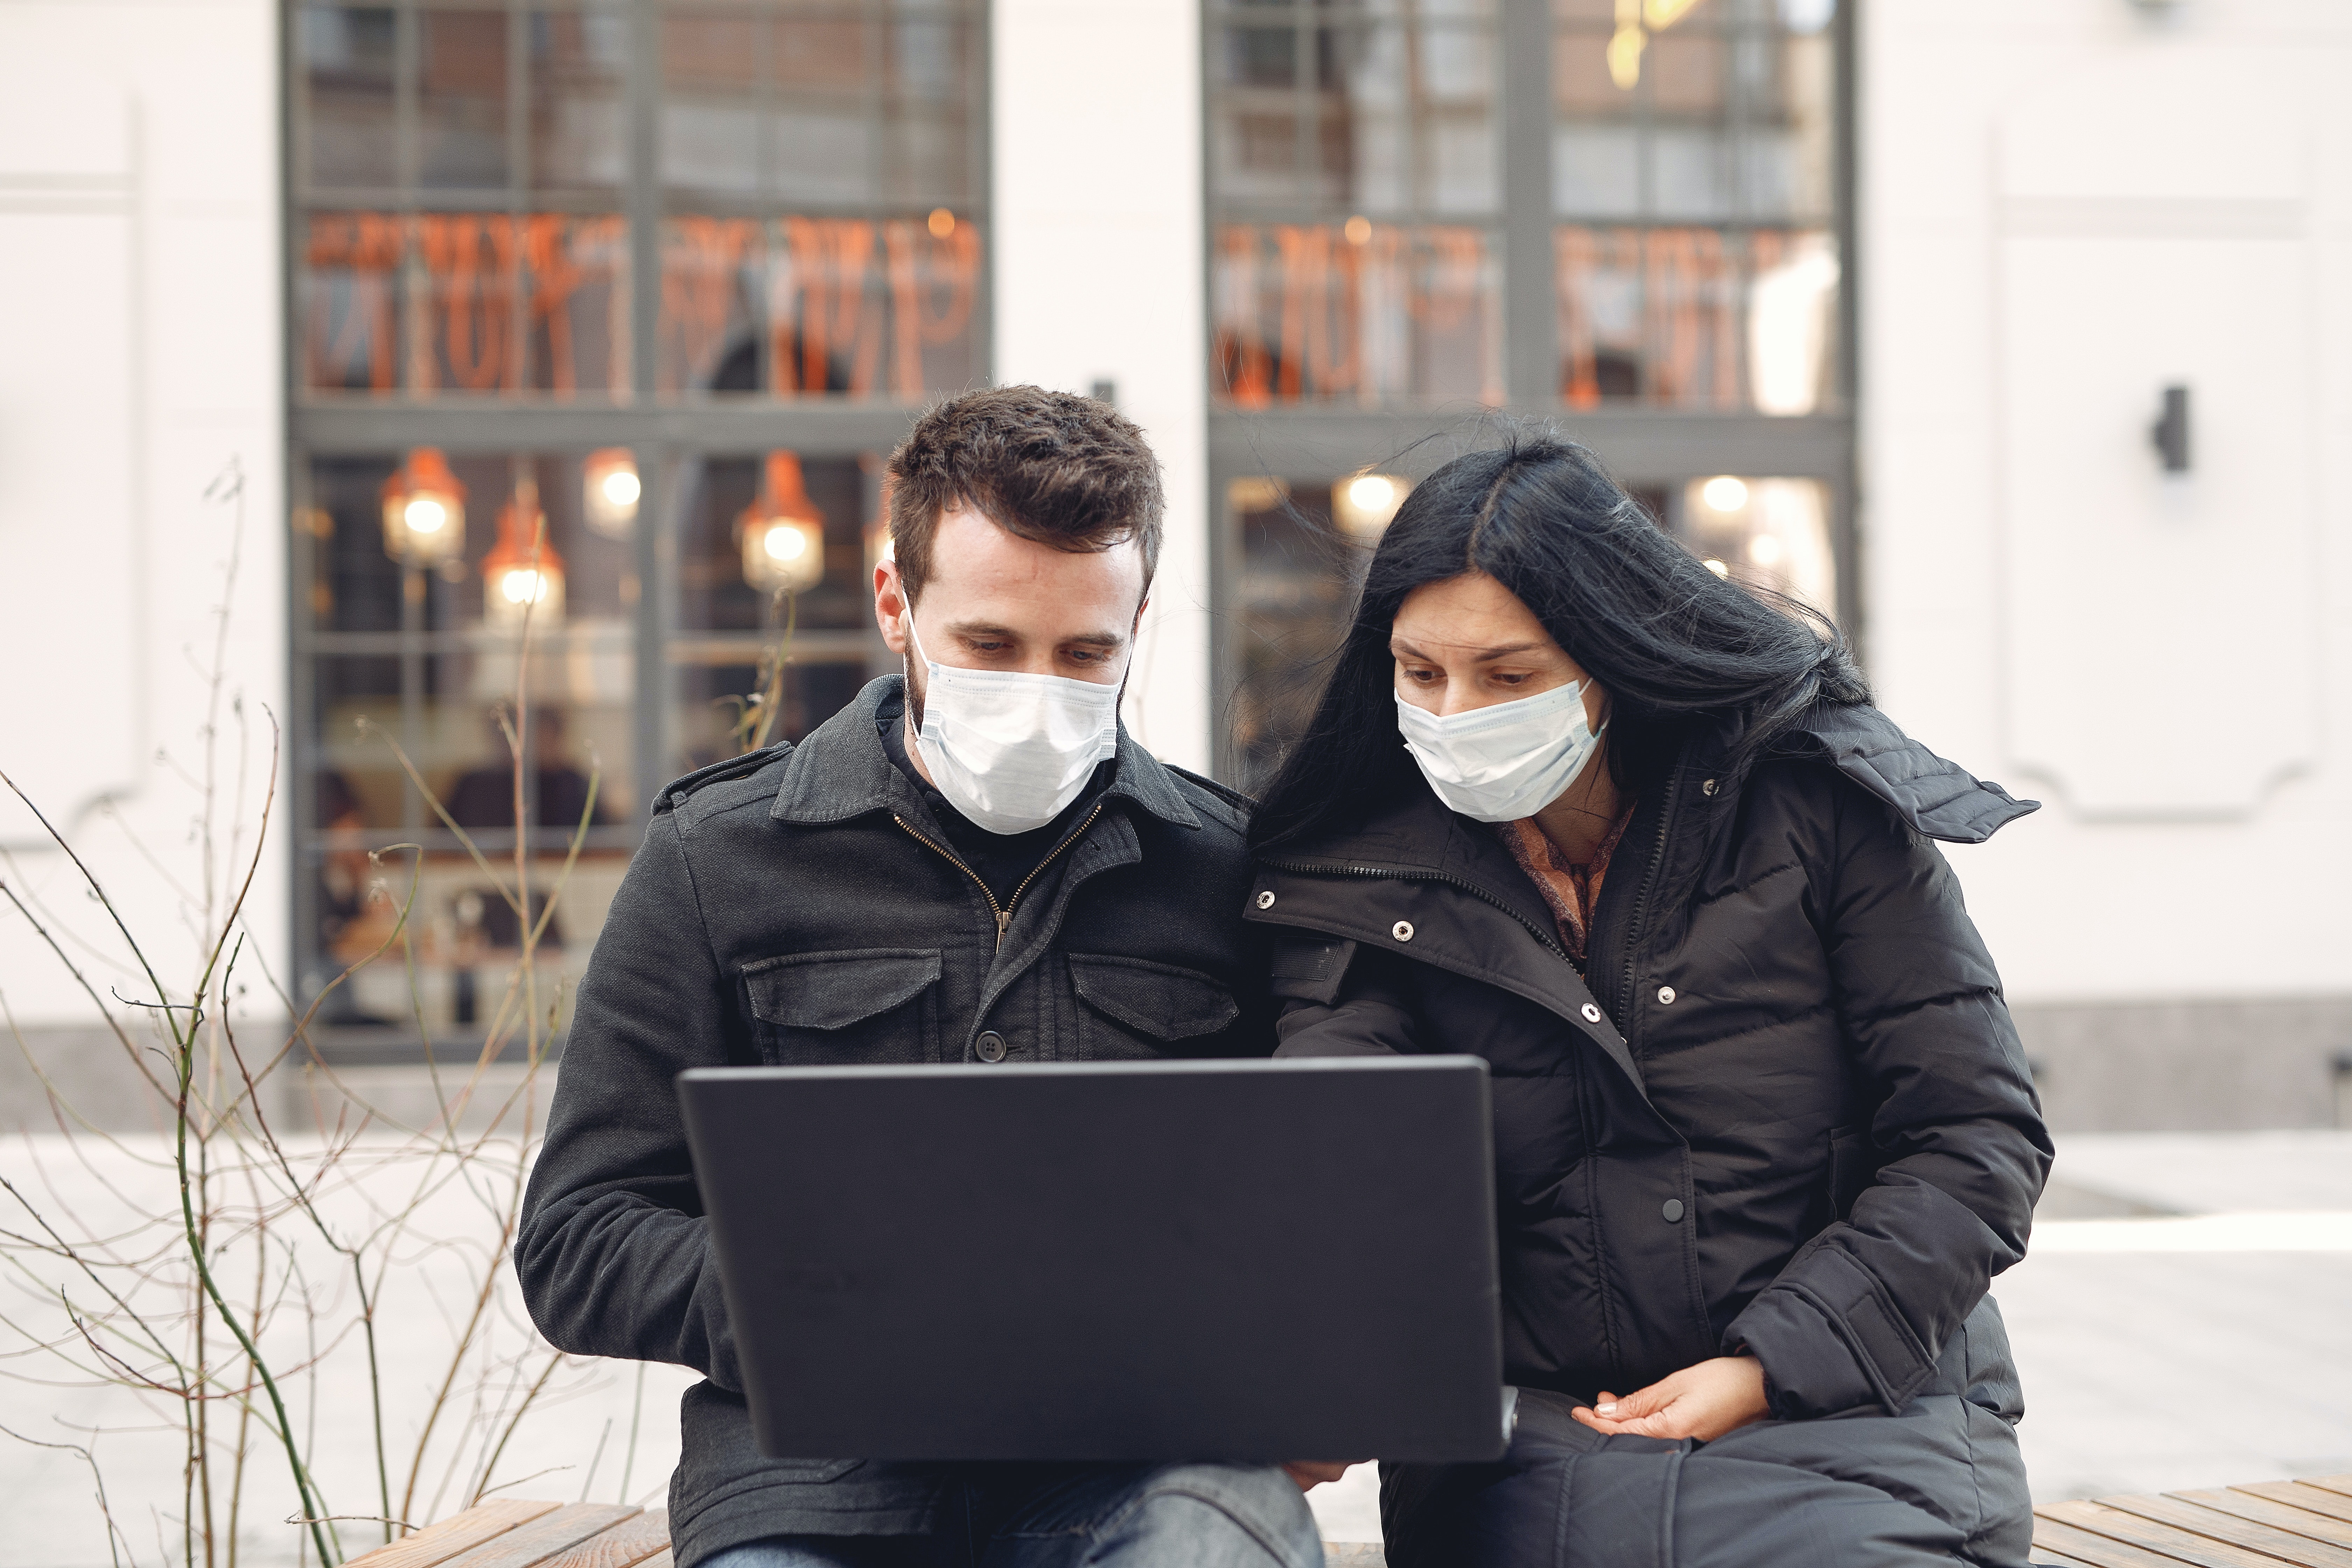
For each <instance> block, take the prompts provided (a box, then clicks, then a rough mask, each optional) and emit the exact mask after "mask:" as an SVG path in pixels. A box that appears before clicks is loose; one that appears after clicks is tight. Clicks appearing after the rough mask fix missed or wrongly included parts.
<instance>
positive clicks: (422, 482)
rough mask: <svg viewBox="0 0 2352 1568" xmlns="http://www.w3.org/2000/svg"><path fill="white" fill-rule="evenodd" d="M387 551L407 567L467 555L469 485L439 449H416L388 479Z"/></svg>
mask: <svg viewBox="0 0 2352 1568" xmlns="http://www.w3.org/2000/svg"><path fill="white" fill-rule="evenodd" d="M383 552H384V553H385V554H386V555H389V556H391V557H392V558H393V559H394V561H397V562H399V563H401V564H402V565H404V566H437V565H439V564H440V563H442V562H444V561H455V560H457V559H458V558H459V557H461V556H463V555H464V554H465V553H466V487H465V486H463V485H461V484H459V483H458V482H457V475H455V474H453V473H451V472H450V471H449V460H448V459H447V458H444V457H443V456H442V455H441V449H440V448H439V447H412V448H410V450H409V453H408V456H407V457H406V458H404V459H403V460H402V462H401V465H400V467H398V468H394V470H393V471H392V477H391V478H390V479H386V480H384V481H383Z"/></svg>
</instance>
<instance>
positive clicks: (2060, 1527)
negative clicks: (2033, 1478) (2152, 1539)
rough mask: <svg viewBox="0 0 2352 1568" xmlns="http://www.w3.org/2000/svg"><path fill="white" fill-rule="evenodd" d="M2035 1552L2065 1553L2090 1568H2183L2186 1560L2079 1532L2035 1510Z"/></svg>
mask: <svg viewBox="0 0 2352 1568" xmlns="http://www.w3.org/2000/svg"><path fill="white" fill-rule="evenodd" d="M2054 1506H2055V1505H2054V1504H2053V1507H2054ZM2033 1550H2034V1551H2035V1552H2045V1551H2047V1552H2063V1553H2064V1554H2065V1555H2067V1556H2069V1557H2073V1558H2075V1559H2077V1560H2079V1561H2081V1562H2084V1563H2089V1564H2090V1565H2091V1568H2180V1564H2181V1563H2183V1562H2184V1561H2186V1559H2184V1558H2179V1557H2174V1556H2172V1555H2170V1554H2168V1553H2167V1552H2150V1551H2148V1550H2147V1549H2146V1548H2144V1547H2138V1546H2134V1545H2131V1544H2130V1543H2128V1542H2122V1541H2116V1540H2113V1539H2110V1538H2109V1537H2107V1536H2104V1535H2094V1534H2093V1533H2091V1531H2087V1530H2077V1529H2075V1528H2074V1526H2073V1525H2071V1524H2068V1523H2066V1522H2065V1521H2063V1520H2055V1519H2050V1518H2046V1517H2044V1516H2043V1515H2042V1513H2041V1511H2040V1510H2035V1514H2034V1520H2033Z"/></svg>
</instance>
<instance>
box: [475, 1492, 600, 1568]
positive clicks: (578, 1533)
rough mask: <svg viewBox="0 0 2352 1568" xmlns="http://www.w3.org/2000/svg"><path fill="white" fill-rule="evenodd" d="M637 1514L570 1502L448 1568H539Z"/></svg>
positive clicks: (487, 1544) (481, 1547) (483, 1546)
mask: <svg viewBox="0 0 2352 1568" xmlns="http://www.w3.org/2000/svg"><path fill="white" fill-rule="evenodd" d="M637 1513H638V1510H635V1509H634V1508H625V1507H622V1506H621V1505H620V1504H618V1503H608V1502H568V1503H565V1504H564V1505H563V1506H562V1508H559V1509H557V1510H555V1511H554V1512H552V1513H550V1514H547V1515H545V1516H543V1517H542V1518H540V1519H536V1520H533V1521H531V1522H530V1523H529V1524H526V1525H524V1526H523V1527H522V1528H521V1529H520V1530H517V1531H509V1533H507V1534H505V1535H501V1536H499V1538H498V1539H497V1540H496V1541H491V1542H484V1543H483V1544H482V1545H480V1546H478V1547H476V1548H474V1550H473V1551H471V1552H467V1553H466V1554H465V1555H464V1556H463V1557H453V1558H451V1559H450V1560H449V1561H448V1563H446V1568H538V1565H539V1564H540V1563H545V1562H546V1561H547V1560H548V1559H549V1558H551V1557H553V1556H554V1555H555V1554H556V1553H557V1552H562V1550H563V1549H564V1548H565V1547H567V1546H577V1545H579V1544H580V1542H583V1541H585V1540H587V1539H588V1538H589V1537H590V1536H592V1535H601V1534H602V1533H604V1531H607V1530H610V1529H612V1528H613V1526H614V1525H616V1524H618V1523H620V1522H621V1521H623V1520H628V1519H635V1518H636V1517H637Z"/></svg>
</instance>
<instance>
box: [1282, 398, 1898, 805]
mask: <svg viewBox="0 0 2352 1568" xmlns="http://www.w3.org/2000/svg"><path fill="white" fill-rule="evenodd" d="M1465 572H1483V573H1485V574H1487V575H1488V576H1490V577H1492V578H1494V579H1495V580H1496V582H1498V583H1500V584H1502V585H1503V586H1504V587H1506V588H1507V589H1509V590H1510V591H1511V592H1512V593H1513V594H1514V595H1517V597H1518V599H1519V602H1520V603H1521V604H1524V605H1527V607H1528V609H1529V610H1532V611H1533V612H1534V613H1535V616H1536V619H1538V621H1541V622H1542V623H1543V626H1544V629H1545V630H1546V631H1548V632H1549V633H1550V634H1551V637H1552V640H1553V641H1554V642H1557V643H1558V644H1559V646H1560V647H1562V648H1563V649H1565V650H1566V651H1567V653H1568V655H1569V657H1570V658H1573V659H1575V660H1576V662H1577V663H1579V664H1580V665H1582V666H1583V667H1584V668H1585V669H1586V670H1588V671H1590V672H1591V676H1592V678H1593V679H1595V680H1597V681H1599V682H1600V684H1601V688H1602V689H1604V690H1606V691H1607V692H1608V693H1609V695H1610V699H1611V702H1612V707H1611V710H1610V718H1609V734H1608V741H1609V746H1608V752H1607V753H1606V754H1607V756H1608V759H1609V767H1610V771H1611V776H1612V779H1613V780H1614V781H1615V783H1616V784H1617V785H1618V787H1619V789H1620V790H1622V791H1623V792H1624V793H1625V794H1626V795H1628V796H1629V797H1631V796H1634V795H1639V794H1640V793H1641V792H1642V791H1643V789H1645V788H1646V787H1647V786H1648V785H1649V784H1650V783H1651V782H1652V781H1654V779H1656V778H1657V777H1658V776H1660V774H1661V773H1663V772H1664V769H1665V768H1666V767H1667V766H1668V765H1669V764H1670V763H1672V761H1673V759H1674V755H1675V749H1676V747H1677V746H1678V745H1679V744H1680V742H1681V739H1682V736H1683V733H1684V732H1685V729H1686V727H1687V726H1688V725H1689V724H1690V723H1691V722H1692V721H1693V720H1694V719H1695V718H1696V717H1698V716H1702V715H1706V716H1718V717H1723V716H1727V717H1734V718H1737V719H1738V721H1740V722H1739V723H1738V739H1737V740H1736V742H1734V744H1733V747H1732V751H1731V752H1730V754H1729V755H1728V756H1727V758H1726V759H1725V761H1724V763H1723V774H1724V776H1725V777H1726V778H1727V779H1729V780H1731V781H1735V782H1736V781H1737V780H1738V779H1739V778H1740V777H1741V776H1743V775H1744V774H1745V773H1746V772H1747V770H1748V768H1749V767H1751V766H1752V765H1753V764H1754V763H1755V762H1756V761H1757V759H1758V758H1759V757H1760V756H1762V755H1763V754H1764V753H1765V752H1766V751H1767V750H1768V749H1769V747H1770V745H1771V744H1772V742H1774V741H1775V740H1776V739H1778V738H1779V737H1780V735H1781V734H1782V733H1783V732H1784V731H1787V729H1788V728H1789V727H1790V725H1791V724H1794V723H1795V722H1796V721H1798V719H1799V718H1801V716H1802V715H1803V714H1804V712H1805V711H1806V710H1808V709H1809V708H1811V707H1812V706H1813V705H1814V704H1815V703H1817V702H1823V701H1827V702H1836V703H1857V702H1867V701H1869V700H1870V689H1869V686H1868V685H1867V683H1865V682H1864V679H1863V677H1862V672H1861V670H1860V669H1859V668H1856V667H1855V665H1854V662H1853V652H1852V650H1851V648H1850V647H1848V645H1847V643H1846V641H1845V638H1844V637H1843V636H1842V635H1841V634H1840V633H1839V632H1838V630H1837V628H1836V627H1835V626H1833V625H1832V623H1831V622H1829V621H1828V620H1827V619H1826V618H1824V617H1823V616H1821V615H1819V614H1818V613H1816V612H1813V611H1811V610H1809V609H1807V608H1806V607H1804V606H1803V605H1799V604H1797V603H1795V602H1794V601H1792V600H1788V599H1785V598H1781V597H1780V596H1778V595H1765V594H1760V593H1759V592H1758V591H1756V590H1754V589H1750V588H1746V587H1742V586H1740V585H1738V584H1733V583H1730V582H1727V581H1726V580H1724V579H1723V578H1720V577H1718V576H1717V575H1716V574H1714V573H1713V572H1712V571H1709V570H1708V569H1707V567H1706V565H1705V564H1704V563H1701V562H1700V561H1699V559H1698V558H1697V557H1696V556H1695V555H1693V554H1692V553H1691V552H1689V551H1688V550H1685V548H1683V546H1682V545H1680V544H1679V543H1677V542H1675V540H1674V539H1673V538H1672V537H1670V536H1669V535H1668V534H1667V533H1666V532H1665V531H1664V530H1663V529H1661V528H1659V527H1658V526H1657V524H1656V523H1655V522H1654V521H1652V520H1651V518H1650V516H1649V514H1648V513H1646V512H1645V511H1643V510H1642V508H1641V506H1640V504H1639V503H1637V502H1636V501H1635V500H1633V498H1632V497H1631V496H1629V495H1627V494H1626V493H1625V492H1624V491H1623V490H1622V489H1620V488H1619V487H1618V485H1617V483H1616V481H1615V480H1613V479H1611V478H1610V477H1609V475H1608V474H1607V473H1606V472H1605V471H1604V470H1603V469H1602V468H1601V464H1600V462H1599V461H1598V460H1597V459H1596V458H1594V457H1593V456H1592V454H1591V452H1588V451H1586V450H1585V449H1584V448H1583V447H1580V446H1578V445H1576V444H1575V443H1574V442H1572V441H1568V440H1563V439H1561V438H1560V437H1559V436H1557V435H1555V434H1553V433H1551V432H1550V431H1549V430H1541V429H1519V430H1515V431H1514V432H1513V433H1512V434H1511V436H1510V437H1509V438H1508V439H1507V442H1506V443H1505V444H1504V445H1503V446H1502V447H1498V448H1496V449H1492V450H1486V451H1477V452H1471V453H1467V454H1465V455H1464V456H1462V457H1459V458H1454V460H1453V461H1451V462H1449V463H1447V464H1445V465H1444V467H1443V468H1439V469H1438V470H1437V471H1436V472H1435V473H1433V474H1432V475H1431V476H1430V477H1429V478H1428V479H1426V480H1424V481H1423V483H1422V484H1421V485H1419V486H1418V487H1416V488H1415V489H1414V490H1413V491H1412V494H1411V495H1410V496H1408V497H1406V498H1405V502H1404V504H1403V506H1402V507H1401V508H1399V509H1398V510H1397V514H1396V519H1395V521H1392V522H1391V523H1390V524H1389V527H1388V531H1387V534H1386V535H1385V536H1384V537H1383V538H1382V539H1381V543H1380V548H1379V549H1378V550H1376V551H1375V552H1373V554H1372V560H1371V566H1370V571H1369V572H1368V573H1367V574H1366V575H1365V578H1364V586H1363V591H1362V592H1361V594H1360V595H1359V596H1358V598H1357V602H1356V609H1355V616H1354V621H1353V624H1352V625H1351V626H1349V630H1348V636H1347V639H1346V641H1345V642H1343V643H1342V644H1341V645H1340V647H1339V654H1338V657H1337V658H1336V659H1335V660H1334V662H1333V666H1332V670H1331V676H1330V679H1329V680H1328V682H1327V683H1326V684H1325V686H1324V688H1323V695H1322V698H1321V699H1320V700H1319V701H1318V703H1317V704H1316V709H1315V717H1314V719H1313V720H1312V721H1310V722H1309V723H1308V724H1307V731H1306V733H1305V734H1304V735H1302V736H1300V737H1299V740H1298V742H1297V744H1296V745H1295V746H1293V747H1292V748H1291V751H1290V754H1289V755H1288V756H1287V757H1286V759H1285V760H1284V762H1283V764H1282V771H1281V772H1280V773H1278V774H1276V777H1275V781H1274V784H1273V787H1272V788H1271V789H1269V790H1268V791H1267V792H1266V797H1265V804H1264V805H1261V806H1259V808H1258V810H1257V815H1256V816H1255V820H1254V821H1253V823H1252V826H1251V829H1250V842H1251V845H1252V847H1254V848H1257V849H1269V848H1273V847H1276V846H1278V845H1283V844H1290V843H1308V842H1312V841H1314V840H1317V839H1318V838H1321V837H1325V836H1326V835H1327V834H1328V833H1330V832H1333V831H1344V830H1345V829H1346V828H1348V827H1349V826H1353V825H1355V824H1356V823H1359V822H1360V821H1361V820H1362V819H1363V817H1364V816H1365V815H1366V814H1367V813H1369V812H1370V811H1371V810H1372V809H1374V808H1376V807H1378V806H1380V805H1384V804H1386V803H1387V802H1389V801H1391V800H1393V799H1395V798H1397V797H1398V796H1399V795H1400V794H1401V793H1402V792H1403V791H1405V790H1407V789H1410V788H1412V786H1413V785H1414V784H1416V783H1417V782H1418V773H1417V771H1416V769H1415V767H1414V764H1413V762H1412V757H1411V755H1410V753H1408V752H1406V751H1405V750H1404V744H1403V741H1402V738H1401V737H1400V736H1399V734H1398V733H1397V723H1396V700H1395V696H1394V692H1395V689H1396V680H1395V665H1394V661H1393V660H1392V658H1391V656H1390V653H1389V632H1390V627H1391V625H1392V624H1393V623H1394V621H1395V620H1396V615H1397V610H1398V608H1399V607H1400V606H1401V605H1403V603H1404V601H1405V596H1406V595H1409V594H1411V593H1412V591H1413V590H1414V589H1416V588H1419V587H1422V586H1423V585H1424V584H1430V583H1439V582H1444V580H1446V579H1447V578H1450V577H1457V576H1460V575H1462V574H1464V573H1465Z"/></svg>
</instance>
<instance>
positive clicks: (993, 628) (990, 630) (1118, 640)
mask: <svg viewBox="0 0 2352 1568" xmlns="http://www.w3.org/2000/svg"><path fill="white" fill-rule="evenodd" d="M947 630H948V635H949V636H950V637H1003V638H1004V639H1006V640H1008V641H1015V642H1017V641H1019V640H1020V637H1021V634H1020V633H1019V632H1017V631H1015V630H1014V629H1013V627H1011V626H1002V625H999V624H998V623H996V622H994V621H953V622H950V623H949V625H948V628H947ZM1059 640H1060V641H1062V642H1066V643H1083V644H1085V645H1086V646H1087V647H1126V646H1127V638H1126V637H1123V636H1121V635H1120V634H1119V633H1118V632H1078V633H1076V634H1074V635H1072V636H1070V637H1063V638H1060V639H1059Z"/></svg>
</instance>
